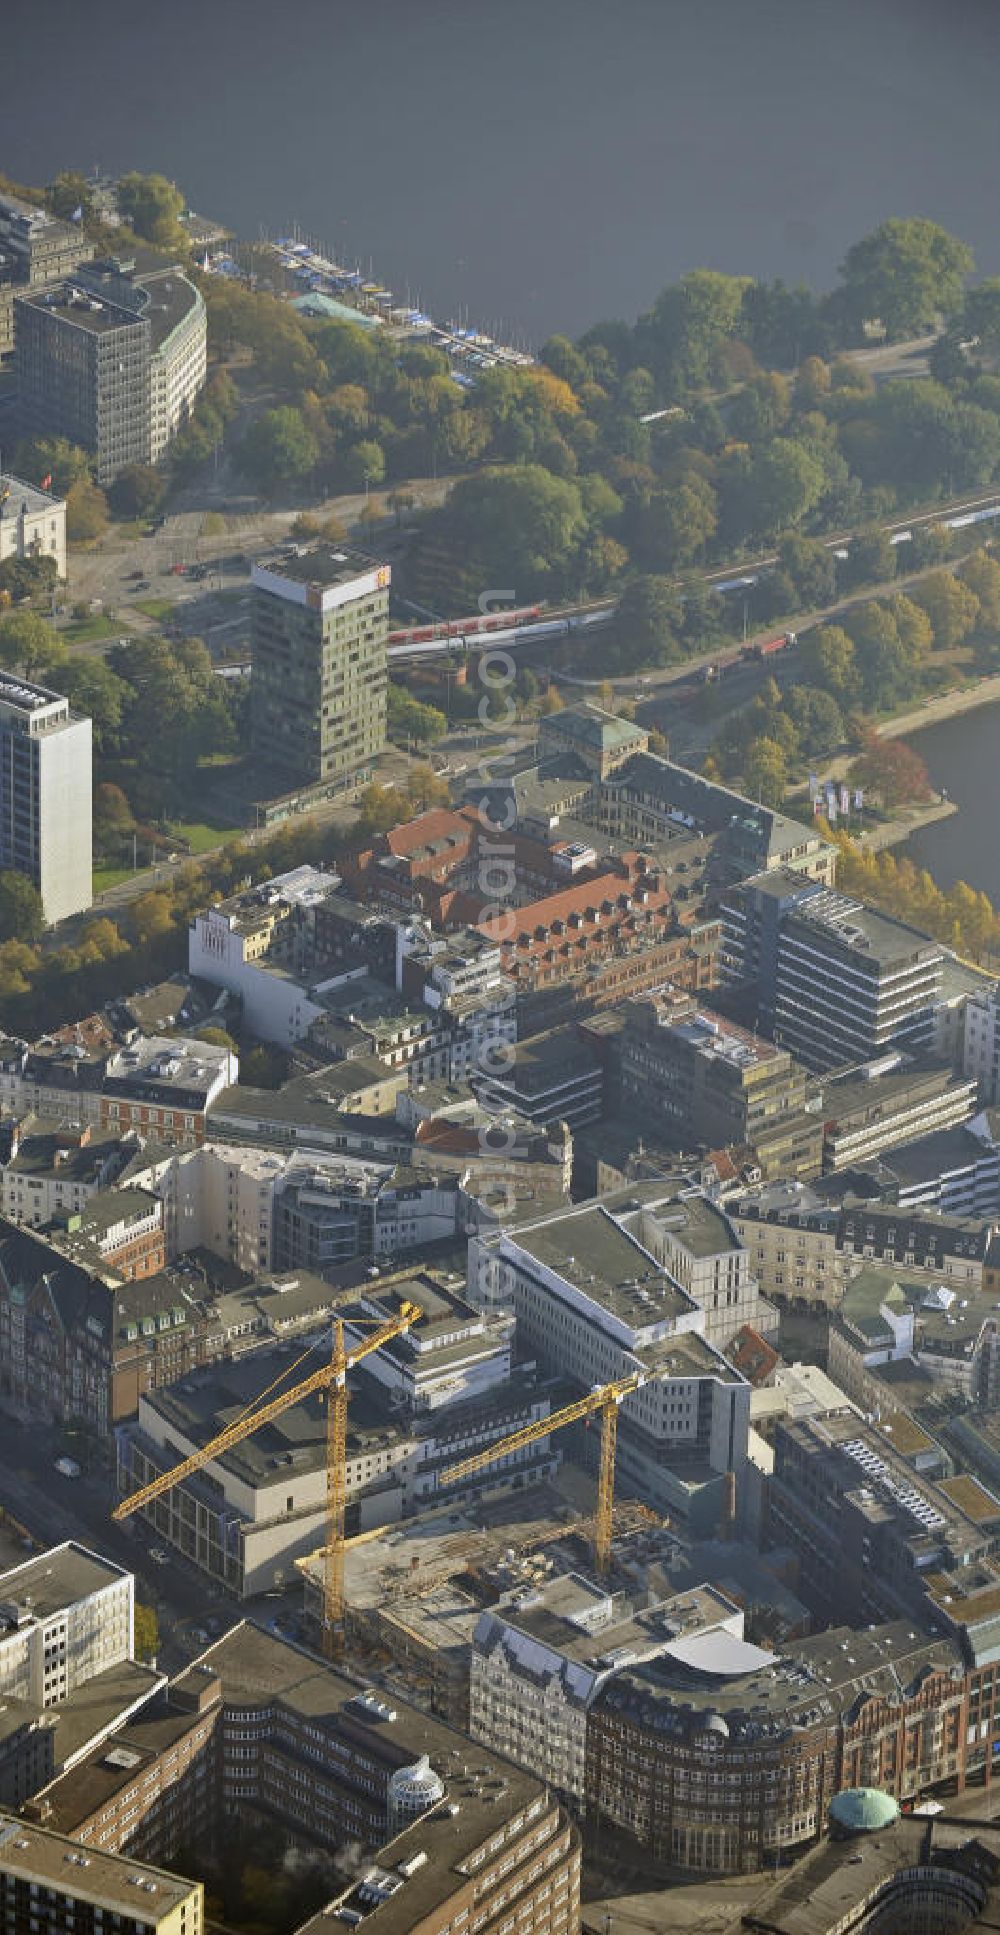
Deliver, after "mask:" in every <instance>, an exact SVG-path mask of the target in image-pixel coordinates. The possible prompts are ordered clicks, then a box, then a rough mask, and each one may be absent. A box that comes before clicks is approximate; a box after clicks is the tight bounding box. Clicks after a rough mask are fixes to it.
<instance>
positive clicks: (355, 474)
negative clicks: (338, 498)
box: [343, 437, 385, 490]
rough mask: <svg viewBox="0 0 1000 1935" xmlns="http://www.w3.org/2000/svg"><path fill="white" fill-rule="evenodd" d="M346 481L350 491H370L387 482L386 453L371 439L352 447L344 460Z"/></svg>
mask: <svg viewBox="0 0 1000 1935" xmlns="http://www.w3.org/2000/svg"><path fill="white" fill-rule="evenodd" d="M343 470H344V480H345V482H346V484H347V487H348V489H349V490H369V489H370V488H371V485H372V484H381V483H383V482H384V481H385V451H384V450H383V449H382V445H381V444H380V443H376V442H375V441H374V439H373V438H371V437H363V438H362V439H361V441H360V443H355V444H352V445H351V448H350V450H348V451H347V452H345V455H344V460H343Z"/></svg>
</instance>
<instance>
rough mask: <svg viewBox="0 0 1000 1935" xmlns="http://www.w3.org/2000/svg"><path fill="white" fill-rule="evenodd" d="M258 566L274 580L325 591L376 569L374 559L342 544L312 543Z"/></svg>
mask: <svg viewBox="0 0 1000 1935" xmlns="http://www.w3.org/2000/svg"><path fill="white" fill-rule="evenodd" d="M259 563H260V564H261V565H262V566H263V568H264V569H265V570H266V571H267V572H268V574H269V575H270V576H271V577H275V578H287V579H288V581H289V583H290V584H300V585H320V586H322V588H323V590H324V591H328V590H332V588H333V587H334V586H335V585H348V584H350V583H351V580H352V579H353V578H362V577H367V576H368V574H369V572H371V571H372V570H373V568H374V561H373V559H371V558H370V557H366V556H365V554H364V553H363V552H361V551H352V550H350V549H349V548H348V547H347V546H346V545H342V544H311V545H308V546H303V548H302V549H301V550H300V551H297V552H296V551H286V552H282V553H279V555H278V556H276V557H273V558H262V559H260V560H259Z"/></svg>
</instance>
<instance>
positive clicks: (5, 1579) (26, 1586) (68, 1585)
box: [0, 1542, 128, 1619]
mask: <svg viewBox="0 0 1000 1935" xmlns="http://www.w3.org/2000/svg"><path fill="white" fill-rule="evenodd" d="M127 1577H128V1574H127V1573H126V1572H125V1571H124V1570H123V1569H122V1567H121V1566H120V1565H115V1564H114V1563H113V1562H112V1560H111V1559H102V1558H99V1557H98V1555H97V1554H96V1553H95V1552H89V1551H88V1550H87V1548H86V1546H83V1545H75V1544H73V1543H72V1542H68V1543H67V1544H66V1545H56V1546H53V1548H52V1550H51V1551H49V1552H40V1553H39V1554H38V1556H37V1557H36V1558H33V1559H25V1561H24V1563H23V1565H17V1566H14V1567H13V1568H12V1569H11V1571H10V1572H5V1573H3V1574H2V1576H0V1601H5V1602H7V1603H10V1604H14V1605H18V1606H24V1605H29V1604H30V1608H31V1612H32V1615H33V1617H34V1618H35V1619H49V1618H51V1616H52V1614H53V1613H57V1612H61V1611H62V1609H63V1607H64V1606H71V1605H74V1604H75V1603H76V1601H77V1600H79V1599H89V1598H90V1596H91V1594H93V1593H95V1592H101V1591H103V1590H104V1588H105V1587H107V1586H110V1585H114V1584H116V1583H117V1581H118V1580H120V1579H125V1578H127Z"/></svg>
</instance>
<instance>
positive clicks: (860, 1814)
mask: <svg viewBox="0 0 1000 1935" xmlns="http://www.w3.org/2000/svg"><path fill="white" fill-rule="evenodd" d="M830 1819H831V1821H832V1822H833V1823H834V1825H835V1826H836V1827H839V1828H840V1829H841V1831H842V1833H844V1834H871V1833H872V1832H873V1830H874V1829H875V1828H887V1827H891V1826H892V1824H893V1821H898V1819H899V1807H898V1805H897V1803H896V1802H895V1801H894V1800H893V1798H892V1795H891V1794H884V1793H883V1792H882V1789H881V1788H880V1787H845V1788H843V1789H842V1791H841V1792H840V1793H839V1794H835V1795H834V1797H833V1799H832V1801H831V1802H830Z"/></svg>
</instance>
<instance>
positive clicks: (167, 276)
mask: <svg viewBox="0 0 1000 1935" xmlns="http://www.w3.org/2000/svg"><path fill="white" fill-rule="evenodd" d="M142 287H143V288H144V289H146V290H148V292H149V307H148V308H147V309H146V310H145V311H144V312H143V313H144V314H145V315H146V316H148V318H149V329H150V340H151V344H152V348H153V349H154V350H157V349H159V348H160V347H161V345H162V344H163V343H165V342H166V340H167V337H168V336H171V335H172V334H173V332H174V330H175V329H177V328H178V326H179V325H180V324H181V323H182V322H184V321H185V320H186V318H187V317H188V316H190V315H193V314H194V312H195V311H196V310H197V309H199V308H201V307H202V306H203V304H202V298H201V296H200V294H199V293H198V290H197V289H196V288H195V286H194V283H193V282H189V281H188V279H187V276H186V275H183V274H182V273H181V271H180V269H161V270H159V271H157V273H155V274H154V275H144V276H143V277H142Z"/></svg>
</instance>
